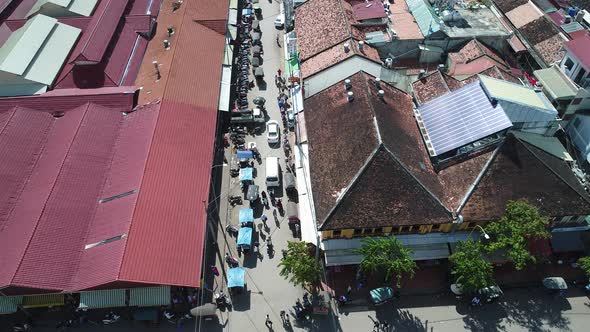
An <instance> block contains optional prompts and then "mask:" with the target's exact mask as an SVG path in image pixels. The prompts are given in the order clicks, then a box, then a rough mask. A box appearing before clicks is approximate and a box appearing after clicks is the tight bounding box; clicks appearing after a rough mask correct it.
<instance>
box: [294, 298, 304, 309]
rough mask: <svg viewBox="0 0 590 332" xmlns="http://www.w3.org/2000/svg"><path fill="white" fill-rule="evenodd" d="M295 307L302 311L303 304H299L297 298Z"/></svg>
mask: <svg viewBox="0 0 590 332" xmlns="http://www.w3.org/2000/svg"><path fill="white" fill-rule="evenodd" d="M295 306H296V307H297V308H299V309H303V304H301V300H299V298H297V301H295Z"/></svg>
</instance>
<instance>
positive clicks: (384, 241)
mask: <svg viewBox="0 0 590 332" xmlns="http://www.w3.org/2000/svg"><path fill="white" fill-rule="evenodd" d="M361 242H362V247H361V248H359V249H356V250H355V252H356V253H357V254H360V255H363V260H362V261H361V264H360V269H361V271H363V272H371V273H384V274H385V280H386V281H389V280H390V278H391V277H394V276H395V278H396V279H395V284H396V286H397V287H398V288H399V287H400V286H401V280H402V276H403V274H406V275H408V276H410V277H411V278H412V277H414V271H415V270H416V268H417V266H416V263H415V262H414V261H413V260H412V259H411V258H410V254H411V253H412V250H411V249H408V248H404V246H403V245H402V244H401V243H400V242H399V241H398V240H397V239H396V238H395V237H393V236H390V237H366V238H364V239H362V240H361Z"/></svg>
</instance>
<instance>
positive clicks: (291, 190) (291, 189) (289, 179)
mask: <svg viewBox="0 0 590 332" xmlns="http://www.w3.org/2000/svg"><path fill="white" fill-rule="evenodd" d="M284 181H285V191H286V192H287V196H289V197H291V198H292V197H294V196H297V188H296V187H295V176H294V175H293V173H291V172H286V173H285V175H284Z"/></svg>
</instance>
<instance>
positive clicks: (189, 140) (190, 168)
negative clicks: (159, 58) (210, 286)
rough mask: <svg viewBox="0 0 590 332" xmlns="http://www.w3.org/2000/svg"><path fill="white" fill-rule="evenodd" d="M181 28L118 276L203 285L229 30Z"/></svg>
mask: <svg viewBox="0 0 590 332" xmlns="http://www.w3.org/2000/svg"><path fill="white" fill-rule="evenodd" d="M226 6H227V4H226ZM185 13H186V12H185ZM181 27H182V29H180V31H177V33H178V37H177V39H176V45H175V49H174V52H175V53H174V61H173V62H172V67H171V69H170V73H169V77H168V80H167V81H166V82H167V84H166V87H165V92H164V95H163V101H162V107H161V110H160V116H159V118H158V123H157V126H156V131H155V134H154V141H153V143H152V147H151V150H150V155H149V158H148V162H147V166H146V172H145V174H144V179H143V182H142V186H141V192H140V195H139V200H138V202H137V207H136V210H135V214H134V217H133V223H132V225H131V231H130V233H129V240H128V241H127V249H126V252H125V257H124V260H123V265H122V267H121V274H120V279H121V280H126V281H136V282H147V283H160V284H172V285H182V286H192V287H199V286H200V278H201V264H202V256H203V247H204V238H205V225H206V218H207V214H206V207H205V204H207V203H203V202H207V201H208V198H209V197H208V196H209V185H210V174H211V165H212V162H213V146H214V141H215V129H216V122H217V121H216V120H217V106H218V100H219V82H220V79H221V65H222V59H223V52H224V45H225V37H224V35H223V34H219V33H218V32H216V31H213V30H211V29H209V28H207V27H205V26H203V25H201V24H199V23H197V22H194V21H193V20H192V17H191V16H190V15H187V14H185V15H184V17H183V21H182V24H181ZM158 46H159V45H158ZM195 59H199V61H195ZM147 65H149V64H147Z"/></svg>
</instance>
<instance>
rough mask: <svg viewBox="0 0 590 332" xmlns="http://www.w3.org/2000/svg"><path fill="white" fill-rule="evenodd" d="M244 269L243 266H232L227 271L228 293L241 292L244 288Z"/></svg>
mask: <svg viewBox="0 0 590 332" xmlns="http://www.w3.org/2000/svg"><path fill="white" fill-rule="evenodd" d="M245 277H246V271H245V270H244V268H243V267H233V268H231V269H229V270H228V271H227V288H228V289H229V292H230V294H234V293H241V292H242V291H243V290H245V289H246V278H245Z"/></svg>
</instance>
